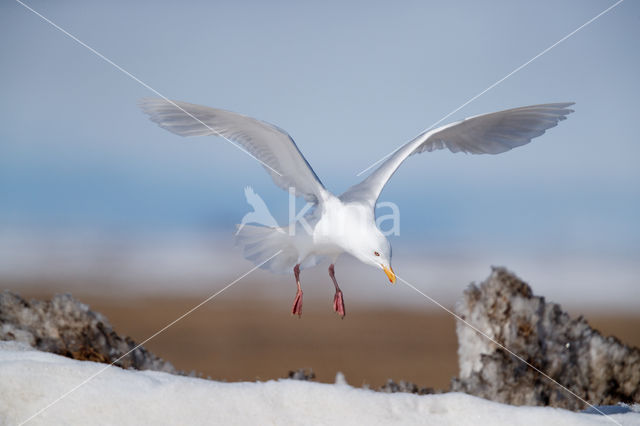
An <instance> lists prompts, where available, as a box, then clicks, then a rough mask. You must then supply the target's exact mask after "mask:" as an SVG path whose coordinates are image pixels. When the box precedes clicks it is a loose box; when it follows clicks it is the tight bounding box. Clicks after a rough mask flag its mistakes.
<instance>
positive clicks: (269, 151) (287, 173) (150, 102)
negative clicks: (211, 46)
mask: <svg viewBox="0 0 640 426" xmlns="http://www.w3.org/2000/svg"><path fill="white" fill-rule="evenodd" d="M171 102H173V103H170V102H168V101H166V100H164V99H151V98H147V99H142V100H141V101H140V103H139V105H140V108H141V109H142V110H143V111H144V112H145V113H146V114H148V115H149V117H150V118H151V121H153V122H155V123H157V124H158V125H159V126H160V127H162V128H163V129H166V130H168V131H170V132H172V133H175V134H176V135H180V136H207V135H217V136H222V137H224V138H226V139H228V140H231V141H233V142H235V143H237V144H239V145H241V146H242V148H244V149H245V150H246V151H247V152H249V153H250V154H251V155H252V156H254V157H255V158H257V159H258V160H260V162H262V163H263V166H265V169H266V170H267V172H268V173H269V174H270V175H271V178H272V179H273V181H274V182H275V184H276V185H278V186H279V187H280V188H282V189H284V190H286V191H288V190H289V188H294V189H295V193H296V195H298V196H303V197H304V198H305V199H306V200H307V201H311V202H316V203H317V202H319V201H322V200H323V199H325V198H326V194H327V191H326V189H325V188H324V186H323V185H322V183H321V182H320V179H318V176H317V175H316V174H315V172H314V171H313V169H312V168H311V166H310V165H309V163H307V160H306V159H305V158H304V156H303V155H302V153H301V152H300V150H299V149H298V147H297V146H296V144H295V142H294V141H293V139H292V138H291V136H289V134H287V132H285V131H284V130H282V129H280V128H278V127H276V126H274V125H272V124H269V123H266V122H264V121H260V120H256V119H255V118H251V117H247V116H244V115H241V114H237V113H234V112H230V111H225V110H221V109H214V108H209V107H206V106H201V105H194V104H190V103H186V102H178V101H171ZM174 104H175V105H174ZM176 105H177V106H176Z"/></svg>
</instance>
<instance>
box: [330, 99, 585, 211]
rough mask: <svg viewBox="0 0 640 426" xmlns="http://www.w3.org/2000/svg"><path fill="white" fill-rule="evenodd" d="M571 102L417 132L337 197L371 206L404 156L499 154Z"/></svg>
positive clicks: (536, 132)
mask: <svg viewBox="0 0 640 426" xmlns="http://www.w3.org/2000/svg"><path fill="white" fill-rule="evenodd" d="M571 105H573V102H565V103H553V104H542V105H531V106H526V107H520V108H514V109H508V110H505V111H499V112H494V113H490V114H482V115H477V116H474V117H469V118H466V119H464V120H462V121H458V122H455V123H451V124H447V125H445V126H442V127H439V128H437V129H434V130H429V131H426V132H424V133H421V134H420V135H418V136H417V137H416V138H415V139H413V140H412V141H410V142H408V143H407V144H405V145H404V146H403V147H401V148H400V149H398V150H397V151H396V152H395V153H394V154H393V155H391V156H390V157H389V158H388V159H387V160H386V161H385V162H383V163H382V164H381V165H380V166H379V167H378V168H377V169H376V170H375V171H374V172H373V173H371V174H370V175H369V176H368V177H367V178H366V179H365V180H363V181H362V182H360V183H359V184H356V185H354V186H352V187H351V188H349V189H348V190H347V191H346V192H345V193H344V194H342V195H341V196H340V199H341V200H342V201H344V202H349V201H357V202H363V203H368V204H371V205H375V202H376V200H377V199H378V197H379V195H380V192H382V189H383V188H384V186H385V184H386V183H387V181H388V180H389V179H390V178H391V176H392V175H393V174H394V173H395V171H396V170H397V169H398V167H400V164H402V163H403V162H404V160H406V159H407V158H408V157H410V156H411V155H413V154H419V153H421V152H424V151H429V152H430V151H435V150H438V149H448V150H449V151H451V152H465V153H469V154H500V153H502V152H505V151H509V150H510V149H513V148H516V147H518V146H521V145H525V144H527V143H529V142H531V140H532V139H533V138H536V137H538V136H540V135H542V134H543V133H544V132H545V131H547V130H548V129H550V128H552V127H555V126H557V125H558V122H559V121H561V120H564V119H565V118H566V116H567V115H568V114H570V113H572V112H573V110H571V109H568V107H569V106H571Z"/></svg>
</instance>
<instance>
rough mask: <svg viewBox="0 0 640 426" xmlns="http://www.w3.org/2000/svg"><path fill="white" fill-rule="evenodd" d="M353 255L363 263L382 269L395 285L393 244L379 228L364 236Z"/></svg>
mask: <svg viewBox="0 0 640 426" xmlns="http://www.w3.org/2000/svg"><path fill="white" fill-rule="evenodd" d="M352 254H353V255H354V256H355V257H356V258H358V260H360V261H361V262H363V263H366V264H367V265H371V266H374V267H376V268H380V269H382V270H383V271H384V273H385V274H387V278H389V281H390V282H391V284H395V282H396V274H395V273H394V272H393V269H392V268H391V244H390V243H389V240H388V239H387V237H385V236H384V235H383V234H382V232H380V230H379V229H378V228H375V231H374V232H370V233H368V234H367V235H365V236H363V238H361V239H360V240H359V241H358V242H357V244H356V247H354V250H352Z"/></svg>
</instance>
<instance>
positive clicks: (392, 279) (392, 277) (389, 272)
mask: <svg viewBox="0 0 640 426" xmlns="http://www.w3.org/2000/svg"><path fill="white" fill-rule="evenodd" d="M382 269H384V273H385V274H387V278H389V281H390V282H391V284H395V283H396V274H394V273H393V269H391V266H389V267H388V268H387V267H386V266H384V265H382Z"/></svg>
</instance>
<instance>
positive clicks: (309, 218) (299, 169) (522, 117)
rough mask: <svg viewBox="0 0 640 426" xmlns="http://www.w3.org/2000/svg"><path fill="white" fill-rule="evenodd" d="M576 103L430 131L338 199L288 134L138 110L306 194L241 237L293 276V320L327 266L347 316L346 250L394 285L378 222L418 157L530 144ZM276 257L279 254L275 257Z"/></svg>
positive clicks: (155, 105) (174, 105) (152, 102)
mask: <svg viewBox="0 0 640 426" xmlns="http://www.w3.org/2000/svg"><path fill="white" fill-rule="evenodd" d="M571 105H573V102H564V103H549V104H540V105H531V106H525V107H519V108H513V109H508V110H504V111H499V112H494V113H489V114H482V115H476V116H473V117H469V118H466V119H464V120H460V121H457V122H454V123H450V124H446V125H444V126H441V127H438V128H436V129H428V130H426V131H424V132H422V133H421V134H419V135H418V136H417V137H415V138H414V139H413V140H411V141H410V142H408V143H406V144H405V145H403V146H401V147H400V148H398V149H397V150H395V151H394V152H393V153H392V154H391V155H390V156H388V158H386V159H385V160H384V162H382V164H380V166H378V168H377V169H376V170H375V171H373V172H372V173H371V174H370V175H369V176H367V177H366V178H365V179H364V180H363V181H362V182H360V183H357V184H355V185H353V186H351V187H350V188H349V189H347V190H346V191H345V192H344V193H343V194H341V195H339V196H336V195H334V194H332V193H331V192H330V191H329V190H327V189H326V188H325V187H324V185H323V184H322V182H320V179H319V178H318V176H317V175H316V173H315V172H314V171H313V169H312V168H311V166H310V165H309V163H308V162H307V160H306V159H305V158H304V156H303V155H302V153H301V152H300V150H299V149H298V146H297V145H296V143H295V142H294V141H293V139H292V138H291V136H290V135H289V134H288V133H287V132H286V131H284V130H283V129H281V128H279V127H277V126H275V125H273V124H269V123H267V122H264V121H260V120H257V119H255V118H251V117H248V116H245V115H241V114H238V113H234V112H230V111H226V110H222V109H215V108H209V107H206V106H201V105H195V104H190V103H186V102H179V101H172V100H168V99H155V98H146V99H142V100H141V101H140V103H139V106H140V108H141V109H142V110H143V111H144V112H145V113H146V114H147V115H148V116H149V118H150V119H151V121H153V122H155V123H156V124H158V125H159V126H160V127H162V128H163V129H166V130H168V131H170V132H172V133H175V134H177V135H180V136H210V135H213V136H220V137H222V138H224V139H227V140H228V141H230V142H231V143H233V144H234V145H236V146H237V147H241V148H242V149H243V150H245V151H246V152H247V153H248V154H249V155H251V156H252V157H254V158H255V159H256V160H258V161H259V162H260V163H261V164H262V165H263V166H264V168H265V169H266V171H267V173H269V175H270V176H271V178H272V180H273V182H274V183H275V184H276V185H277V186H279V187H280V188H282V189H284V190H286V191H289V192H290V193H292V194H294V195H296V196H300V197H303V198H304V199H305V200H306V201H308V202H310V203H311V204H312V206H313V207H312V208H311V209H310V210H309V211H308V212H307V213H306V214H305V215H304V216H303V217H302V219H304V220H299V221H294V222H293V223H291V224H289V225H287V226H284V227H279V226H258V225H247V224H245V225H244V226H242V227H240V228H239V229H238V232H237V242H238V244H239V245H240V246H242V250H243V254H244V256H245V258H246V259H248V260H250V261H252V262H253V263H254V264H256V265H260V267H261V268H264V269H268V270H270V271H272V272H276V273H283V272H290V271H293V275H294V276H295V281H296V286H297V290H296V295H295V298H294V302H293V306H292V308H291V314H292V315H298V316H301V315H302V287H301V285H300V270H301V269H304V268H309V267H312V266H315V265H318V264H319V263H321V262H323V261H325V260H328V261H329V277H330V278H331V280H332V282H333V285H334V287H335V295H334V298H333V310H334V311H335V312H336V313H337V314H338V315H339V316H340V317H342V318H344V316H345V313H346V311H345V304H344V296H343V294H342V290H341V289H340V286H339V285H338V281H337V280H336V276H335V263H336V260H337V259H338V257H339V256H340V255H341V254H343V253H348V254H350V255H352V256H353V257H355V258H357V259H359V260H360V261H362V262H363V263H365V264H367V265H371V266H373V267H375V268H379V269H381V270H382V271H384V273H385V274H386V276H387V278H388V279H389V281H390V282H391V283H392V284H394V283H395V282H396V275H395V273H394V271H393V268H392V267H391V244H390V243H389V240H388V239H387V238H386V237H385V236H384V235H383V233H382V232H381V231H380V230H379V229H378V227H377V226H376V222H375V211H374V210H375V205H376V201H377V199H378V197H379V196H380V192H381V191H382V189H383V188H384V186H385V185H386V183H387V182H388V181H389V179H390V178H391V176H393V174H394V173H395V171H396V170H397V169H398V167H400V165H401V164H402V163H403V162H404V161H405V160H406V159H407V158H409V157H410V156H412V155H413V154H419V153H422V152H425V151H428V152H431V151H435V150H440V149H448V150H449V151H451V152H454V153H456V152H464V153H469V154H500V153H502V152H505V151H509V150H510V149H513V148H515V147H518V146H522V145H525V144H527V143H529V142H530V141H531V140H532V139H533V138H535V137H538V136H540V135H542V134H543V133H544V132H545V131H546V130H548V129H550V128H552V127H555V126H556V125H557V124H558V122H559V121H561V120H564V119H565V118H566V116H567V115H568V114H570V113H572V112H573V110H571V109H569V108H568V107H570V106H571ZM276 254H277V255H276Z"/></svg>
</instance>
